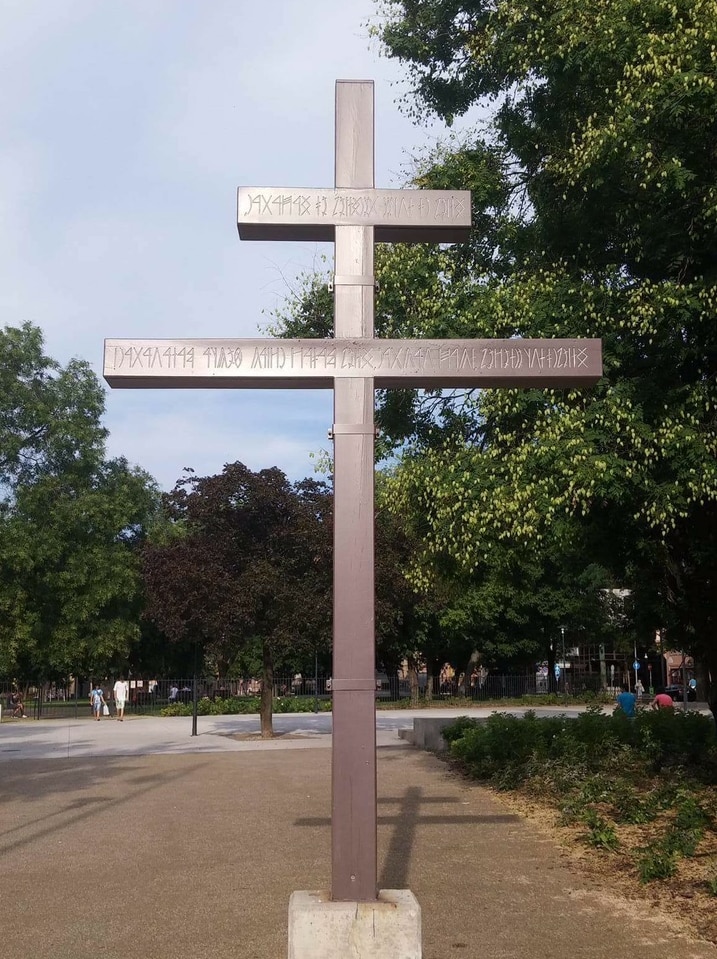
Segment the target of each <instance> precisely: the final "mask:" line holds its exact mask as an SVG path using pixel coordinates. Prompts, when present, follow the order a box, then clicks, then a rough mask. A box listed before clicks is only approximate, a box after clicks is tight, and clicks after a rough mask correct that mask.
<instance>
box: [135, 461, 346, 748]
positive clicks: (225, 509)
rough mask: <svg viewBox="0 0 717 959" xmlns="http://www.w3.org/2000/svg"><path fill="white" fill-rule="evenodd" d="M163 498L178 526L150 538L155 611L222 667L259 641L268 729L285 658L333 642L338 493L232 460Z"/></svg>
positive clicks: (162, 623)
mask: <svg viewBox="0 0 717 959" xmlns="http://www.w3.org/2000/svg"><path fill="white" fill-rule="evenodd" d="M165 505H166V509H167V511H168V516H169V517H170V519H171V522H172V524H173V528H174V531H175V533H174V535H172V536H170V537H168V538H167V537H165V538H164V539H163V540H161V541H159V542H149V543H147V544H146V546H145V548H144V551H143V557H144V578H145V588H146V593H147V615H148V616H149V617H150V618H151V619H152V620H154V622H155V623H156V624H157V625H158V626H159V628H160V629H161V630H162V631H163V632H164V633H166V635H167V636H169V637H170V638H171V639H173V640H175V641H177V640H182V639H191V640H192V641H193V642H195V643H198V644H200V645H201V646H202V647H203V649H205V650H206V651H209V652H211V654H212V655H213V657H214V658H215V660H216V661H217V663H219V669H220V672H221V671H226V669H227V667H228V665H229V663H230V662H231V661H233V659H234V658H235V657H236V656H237V654H238V652H239V651H240V650H241V649H242V648H243V647H244V648H245V647H247V646H249V645H251V644H253V643H254V642H255V641H258V642H259V643H260V644H261V651H262V694H261V732H262V736H264V737H269V736H271V735H272V696H273V686H274V681H273V677H274V665H275V663H276V661H277V658H278V657H280V656H281V655H282V654H283V653H286V652H288V651H296V650H297V649H300V648H302V647H303V648H308V649H313V648H314V647H315V645H316V643H317V642H321V643H326V644H328V643H329V637H330V624H331V603H330V595H331V551H330V544H331V528H332V523H331V499H330V497H329V496H328V494H327V491H326V488H325V487H324V485H323V484H321V483H317V482H315V481H312V480H304V481H302V482H300V483H294V484H292V483H290V482H289V481H288V480H287V478H286V476H285V475H284V474H283V473H282V472H281V470H279V469H277V468H272V469H266V470H261V471H259V472H258V473H254V472H252V471H251V470H249V469H248V468H247V467H246V466H244V465H243V464H242V463H233V464H229V465H227V466H225V467H224V470H223V471H222V473H220V474H219V475H217V476H208V477H196V476H188V477H186V478H184V479H182V480H180V481H179V482H178V483H177V485H176V486H175V488H174V490H173V491H172V493H171V494H169V495H168V496H166V497H165Z"/></svg>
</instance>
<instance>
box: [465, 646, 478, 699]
mask: <svg viewBox="0 0 717 959" xmlns="http://www.w3.org/2000/svg"><path fill="white" fill-rule="evenodd" d="M479 659H480V656H479V654H478V651H477V650H475V649H474V650H473V652H472V653H471V658H470V659H469V660H468V663H467V664H466V671H465V673H464V674H463V695H464V696H465V697H466V698H468V697H469V696H470V695H471V676H472V675H473V668H474V666H475V665H476V663H477V662H478V660H479Z"/></svg>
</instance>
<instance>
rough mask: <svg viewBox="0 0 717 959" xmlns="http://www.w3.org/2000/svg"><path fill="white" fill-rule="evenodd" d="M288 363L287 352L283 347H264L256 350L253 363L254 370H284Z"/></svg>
mask: <svg viewBox="0 0 717 959" xmlns="http://www.w3.org/2000/svg"><path fill="white" fill-rule="evenodd" d="M285 363H286V350H285V349H284V347H283V346H263V347H258V346H257V347H255V348H254V356H253V358H252V361H251V368H252V369H253V370H282V369H283V368H284V365H285Z"/></svg>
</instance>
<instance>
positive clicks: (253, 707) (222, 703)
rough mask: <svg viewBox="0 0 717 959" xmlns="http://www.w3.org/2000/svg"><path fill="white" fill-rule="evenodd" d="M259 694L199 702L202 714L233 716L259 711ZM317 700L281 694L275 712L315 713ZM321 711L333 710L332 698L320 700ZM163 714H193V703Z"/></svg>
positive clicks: (202, 699) (182, 704) (274, 706)
mask: <svg viewBox="0 0 717 959" xmlns="http://www.w3.org/2000/svg"><path fill="white" fill-rule="evenodd" d="M260 703H261V700H260V699H259V697H258V696H230V697H228V698H227V699H214V700H212V699H209V698H208V697H206V696H203V697H202V698H201V699H200V700H199V702H198V704H197V712H198V714H199V715H200V716H233V715H246V714H254V713H258V712H259V709H260ZM314 706H315V700H314V698H313V697H311V696H301V697H298V696H279V697H278V698H277V699H275V700H274V701H273V711H274V712H275V713H313V711H314ZM319 712H322V713H326V712H331V700H330V699H320V700H319ZM160 715H162V716H191V715H192V704H191V703H174V704H173V705H171V706H165V707H164V709H162V710H161V713H160Z"/></svg>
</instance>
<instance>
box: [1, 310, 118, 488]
mask: <svg viewBox="0 0 717 959" xmlns="http://www.w3.org/2000/svg"><path fill="white" fill-rule="evenodd" d="M103 412H104V394H103V392H102V388H101V387H100V385H99V383H98V382H97V377H96V376H95V375H94V374H93V373H92V371H91V369H90V366H89V364H88V363H86V362H84V361H83V360H71V361H70V362H69V363H68V364H67V366H66V367H64V368H63V367H62V366H61V365H60V364H59V363H58V362H57V361H56V360H53V359H51V358H50V357H49V356H47V355H46V354H45V352H44V342H43V336H42V331H41V330H40V329H39V327H36V326H32V324H30V323H24V324H23V325H22V326H20V327H10V326H6V327H5V328H4V329H1V330H0V493H1V492H4V493H5V495H6V497H9V498H10V499H12V496H13V493H14V491H15V490H16V489H17V488H18V486H19V485H21V484H28V483H32V482H34V481H35V480H37V479H38V478H40V477H51V476H62V475H63V474H64V473H65V472H67V471H69V472H72V473H75V472H77V471H78V469H79V470H82V468H83V467H84V468H86V469H91V468H92V467H94V466H95V465H96V464H97V463H98V462H101V460H102V458H103V456H104V441H105V438H106V436H107V431H106V430H105V429H104V427H103V426H102V425H101V423H100V418H101V416H102V414H103Z"/></svg>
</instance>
